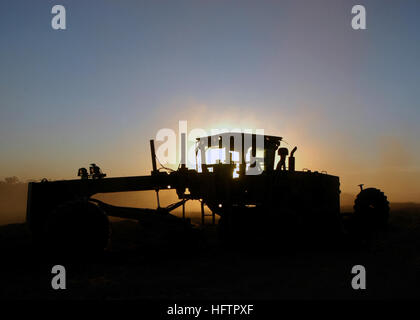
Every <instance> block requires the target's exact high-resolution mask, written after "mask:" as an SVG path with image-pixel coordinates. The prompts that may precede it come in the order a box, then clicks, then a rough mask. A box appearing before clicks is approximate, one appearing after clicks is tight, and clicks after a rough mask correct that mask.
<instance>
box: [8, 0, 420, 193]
mask: <svg viewBox="0 0 420 320" xmlns="http://www.w3.org/2000/svg"><path fill="white" fill-rule="evenodd" d="M55 4H62V5H64V6H65V8H66V11H67V30H62V31H56V30H53V29H52V28H51V18H52V14H51V8H52V6H53V5H55ZM355 4H363V5H364V6H365V7H366V10H367V30H363V31H355V30H353V29H352V28H351V18H352V16H351V8H352V6H353V5H355ZM419 9H420V2H418V1H416V0H414V1H387V0H384V1H379V0H378V1H361V2H360V1H357V2H353V1H349V0H346V1H337V0H336V1H333V0H331V1H318V0H316V1H309V0H308V1H280V0H278V1H264V0H263V1H229V0H223V1H220V0H219V1H218V0H216V1H200V0H195V1H178V0H172V1H169V0H168V1H125V0H123V1H94V0H92V1H74V0H73V1H64V0H63V1H61V0H60V1H59V2H57V1H54V2H53V1H19V0H13V1H11V0H4V1H2V2H1V3H0V15H1V17H0V43H1V51H0V70H1V72H0V148H1V150H2V152H1V158H0V177H5V176H11V175H16V176H19V177H21V178H23V179H30V178H41V177H44V176H46V177H50V178H71V177H73V176H74V174H75V172H76V170H77V168H78V167H80V166H84V165H87V164H89V163H90V162H92V161H94V162H98V163H100V164H102V166H103V167H104V168H107V171H108V172H110V173H111V175H112V176H118V175H137V174H147V172H148V171H149V170H150V168H149V167H150V161H149V153H148V149H147V148H148V140H149V139H150V138H154V136H155V135H156V133H157V131H158V130H159V129H160V128H164V127H169V128H174V129H176V128H177V126H178V120H187V121H188V122H189V126H190V127H191V128H193V127H202V128H205V129H209V128H213V127H220V126H224V127H230V126H231V127H238V126H246V127H251V128H263V129H265V131H266V132H267V133H268V134H273V135H280V136H283V137H285V138H286V140H287V141H289V142H290V143H291V144H296V145H298V146H299V151H298V153H297V154H296V156H299V158H298V162H297V166H298V168H303V167H309V168H313V169H315V170H327V171H328V172H331V173H333V174H337V175H339V176H340V177H342V180H341V181H342V189H343V190H345V191H346V190H348V191H349V192H351V191H357V190H356V189H354V188H355V186H356V184H357V183H361V182H364V183H367V184H372V185H377V186H379V187H382V188H383V189H385V190H389V193H390V194H391V196H393V197H394V198H395V199H398V200H404V201H406V200H411V201H415V200H419V199H420V183H419V182H417V181H419V180H420V179H419V178H420V167H419V165H418V163H419V160H420V142H419V140H418V138H419V137H420V127H419V125H418V122H419V120H420V111H419V110H420V105H419V102H418V101H419V98H418V83H419V64H418V62H419V57H420V41H419V40H420V39H419V38H420V35H419V29H420V28H419V24H420V22H419V21H420V20H419V19H418V16H419V13H420V12H419ZM404 188H406V189H408V190H404Z"/></svg>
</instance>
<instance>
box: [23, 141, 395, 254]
mask: <svg viewBox="0 0 420 320" xmlns="http://www.w3.org/2000/svg"><path fill="white" fill-rule="evenodd" d="M182 140H183V141H182V143H183V144H182V145H183V150H185V135H182ZM257 140H258V141H259V142H261V141H262V143H257ZM281 141H282V138H281V137H275V136H268V135H265V136H258V135H255V134H246V133H223V134H219V135H213V136H208V137H203V138H198V139H197V148H196V157H197V167H196V168H195V169H189V168H187V167H186V165H185V164H184V163H185V155H183V156H182V160H181V163H182V164H181V165H180V166H179V168H178V170H176V171H172V170H162V169H164V168H161V169H158V168H157V165H156V155H155V148H154V141H153V140H151V141H150V147H151V154H152V166H153V170H152V172H151V175H149V176H135V177H119V178H105V176H106V175H105V174H103V173H102V171H101V170H100V168H99V167H97V166H96V165H95V164H92V165H91V167H90V171H89V174H88V172H87V170H86V169H85V168H81V169H79V171H78V176H80V177H81V179H80V180H62V181H51V182H48V181H44V182H40V183H30V184H29V187H28V205H27V222H28V224H29V226H30V229H31V231H32V233H33V235H34V237H35V239H37V240H39V241H41V242H43V243H44V244H54V245H58V246H60V248H61V249H63V248H66V247H67V248H72V249H76V248H77V249H80V248H83V249H84V250H86V249H104V248H105V247H106V246H107V244H108V240H109V236H110V232H109V222H108V216H116V217H120V218H129V219H138V220H139V221H140V222H141V221H142V220H143V219H144V220H148V221H149V220H150V219H162V220H163V221H174V220H180V221H183V223H184V224H185V225H187V222H186V221H187V220H185V219H181V218H176V217H175V216H174V215H172V214H171V213H170V212H171V211H172V210H174V209H175V208H178V207H181V206H182V208H183V218H184V217H185V202H186V201H188V200H199V201H200V202H201V209H202V219H203V223H204V216H205V213H204V206H207V207H208V208H209V209H210V211H211V213H212V217H213V219H212V220H213V223H214V222H215V217H216V215H217V216H219V217H220V219H219V231H220V236H221V237H222V239H223V240H224V241H228V242H231V243H237V244H238V245H241V244H244V243H247V242H248V241H251V242H255V241H264V242H266V243H285V244H287V243H289V242H295V241H299V240H301V239H308V237H309V238H310V239H318V238H326V239H327V240H329V241H333V239H335V238H334V237H335V236H337V235H339V234H342V232H343V224H342V216H341V214H340V188H339V187H340V183H339V178H338V177H337V176H333V175H329V174H326V173H322V172H317V171H314V172H311V171H309V170H305V171H296V170H295V157H294V153H295V152H296V149H297V148H296V147H295V148H294V149H293V150H292V151H291V153H290V156H289V157H288V161H287V164H288V165H287V166H286V164H285V163H284V164H282V165H281V166H277V167H276V168H277V169H275V166H274V164H275V163H274V162H275V155H276V151H278V154H279V155H280V156H281V157H282V155H283V156H284V157H286V155H287V153H286V152H285V151H286V150H287V149H286V150H284V148H280V143H281ZM260 146H261V148H259V147H260ZM259 149H260V150H259ZM283 160H284V161H285V158H283ZM163 189H173V190H175V191H176V193H177V195H178V198H179V202H177V203H174V204H172V205H170V206H168V207H165V208H163V207H161V206H160V203H159V190H163ZM361 189H362V187H361ZM145 190H155V191H156V194H157V197H158V207H157V209H141V208H139V209H136V210H132V211H130V210H118V209H119V208H117V207H114V206H111V205H108V204H105V203H103V202H101V201H98V200H96V199H93V198H92V196H93V195H95V194H98V193H109V192H123V191H145ZM388 215H389V203H388V201H387V198H386V196H385V195H384V194H383V193H382V192H381V191H380V190H378V189H374V188H367V189H364V190H361V192H360V193H359V195H358V196H357V198H356V200H355V205H354V214H353V229H357V230H359V231H364V232H369V230H372V229H375V228H377V227H380V226H383V225H386V223H387V220H388ZM354 226H356V227H354Z"/></svg>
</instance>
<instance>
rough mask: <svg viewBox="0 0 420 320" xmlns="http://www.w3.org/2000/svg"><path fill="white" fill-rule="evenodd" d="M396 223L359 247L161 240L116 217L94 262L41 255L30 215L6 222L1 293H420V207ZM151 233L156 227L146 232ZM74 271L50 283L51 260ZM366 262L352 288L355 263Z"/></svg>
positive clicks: (209, 234)
mask: <svg viewBox="0 0 420 320" xmlns="http://www.w3.org/2000/svg"><path fill="white" fill-rule="evenodd" d="M392 208H393V210H392V213H391V223H390V228H389V230H388V232H387V233H381V234H377V235H376V237H375V238H376V239H375V242H374V244H372V245H371V246H370V247H369V248H360V247H358V246H354V245H352V244H351V243H348V242H347V243H344V242H343V243H338V244H337V246H335V247H332V248H310V249H308V248H306V249H305V248H298V249H295V250H286V249H281V248H279V250H278V251H277V252H269V253H267V252H263V251H261V250H258V249H252V250H251V249H250V250H246V249H244V248H242V249H239V248H237V249H224V248H222V247H221V246H220V245H218V242H217V239H216V232H215V228H214V227H212V226H207V227H206V228H205V229H204V230H203V233H204V238H205V239H206V241H205V242H203V243H187V244H185V243H183V244H182V243H178V242H177V241H176V239H174V240H173V241H172V240H171V241H170V242H171V244H172V246H170V247H166V249H162V247H161V246H160V242H159V241H156V239H153V236H152V237H150V233H149V234H148V233H147V232H145V230H144V229H142V227H141V226H140V225H139V224H138V223H137V222H134V221H130V220H125V221H113V223H112V229H113V235H112V243H111V245H110V248H109V250H108V251H107V252H105V254H104V255H103V256H102V257H99V258H97V259H94V260H92V261H82V262H77V263H76V262H73V263H70V262H68V261H52V259H48V258H41V257H40V256H38V255H37V253H36V250H35V248H34V247H33V245H32V241H31V237H30V233H29V231H28V230H27V228H26V225H25V224H11V225H5V226H1V227H0V250H1V257H2V258H1V266H0V269H1V272H0V283H1V286H0V298H1V299H32V298H34V299H44V298H46V299H67V298H71V299H146V298H147V299H150V298H151V299H174V300H177V299H200V300H202V299H258V300H260V299H270V300H271V299H382V298H397V299H400V298H417V299H418V298H420V292H419V290H418V288H419V287H420V278H419V277H420V206H419V205H410V204H406V205H393V207H392ZM146 235H147V236H146ZM55 264H62V265H64V266H65V267H66V270H67V290H63V291H60V292H58V291H54V290H52V289H51V284H50V283H51V279H52V274H51V268H52V266H53V265H55ZM356 264H360V265H363V266H365V268H366V274H367V278H366V286H367V289H366V290H357V291H356V290H353V289H352V287H351V279H352V277H353V275H352V274H351V268H352V267H353V266H354V265H356Z"/></svg>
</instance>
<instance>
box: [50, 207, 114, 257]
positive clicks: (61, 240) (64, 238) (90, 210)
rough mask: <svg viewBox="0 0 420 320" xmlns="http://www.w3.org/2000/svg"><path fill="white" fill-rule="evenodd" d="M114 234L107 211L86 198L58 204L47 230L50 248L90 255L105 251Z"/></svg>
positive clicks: (62, 251)
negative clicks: (112, 233)
mask: <svg viewBox="0 0 420 320" xmlns="http://www.w3.org/2000/svg"><path fill="white" fill-rule="evenodd" d="M109 236H110V225H109V221H108V217H107V216H106V214H105V213H104V212H103V211H102V210H101V209H100V208H99V207H98V206H96V205H95V204H93V203H91V202H89V201H86V200H76V201H69V202H66V203H64V204H61V205H59V206H57V207H56V208H55V209H54V210H53V211H52V212H51V213H50V214H49V216H48V218H47V220H46V222H45V225H44V232H43V245H44V248H45V249H47V250H54V252H55V253H58V254H60V253H63V254H68V253H71V254H76V255H78V254H86V253H88V254H90V253H99V252H101V251H103V250H104V249H105V248H106V247H107V245H108V240H109Z"/></svg>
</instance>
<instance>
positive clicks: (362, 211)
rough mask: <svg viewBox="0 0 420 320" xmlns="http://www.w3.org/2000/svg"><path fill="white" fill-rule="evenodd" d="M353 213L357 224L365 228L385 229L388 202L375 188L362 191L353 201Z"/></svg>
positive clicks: (387, 217) (387, 216)
mask: <svg viewBox="0 0 420 320" xmlns="http://www.w3.org/2000/svg"><path fill="white" fill-rule="evenodd" d="M353 208H354V213H355V217H356V219H357V220H358V221H359V223H362V224H365V226H364V227H367V228H377V227H380V228H381V227H385V226H386V225H387V224H388V219H389V201H388V199H387V197H386V196H385V194H384V193H383V192H382V191H381V190H379V189H376V188H367V189H364V190H362V191H361V192H360V193H359V194H358V195H357V197H356V200H355V201H354V207H353Z"/></svg>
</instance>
